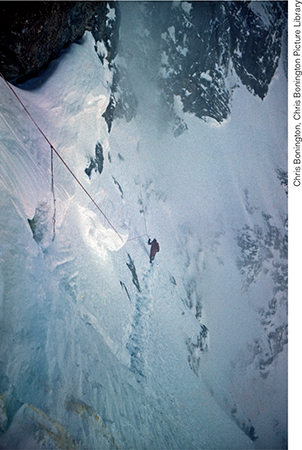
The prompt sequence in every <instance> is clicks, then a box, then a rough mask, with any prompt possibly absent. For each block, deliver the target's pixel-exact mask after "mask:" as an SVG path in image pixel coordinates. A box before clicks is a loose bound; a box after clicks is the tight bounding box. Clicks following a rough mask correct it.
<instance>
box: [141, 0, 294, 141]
mask: <svg viewBox="0 0 302 450" xmlns="http://www.w3.org/2000/svg"><path fill="white" fill-rule="evenodd" d="M142 14H143V17H144V20H145V29H146V30H147V31H146V33H145V35H144V36H143V37H141V38H140V37H138V38H139V39H141V41H142V42H138V44H137V47H138V48H137V52H143V51H144V49H145V48H147V49H148V54H149V55H150V57H149V66H148V71H149V72H151V69H152V68H153V67H155V65H156V64H157V67H158V73H159V76H158V84H159V87H160V91H161V95H162V108H164V107H166V108H167V111H168V112H169V111H170V115H172V116H173V104H174V99H175V96H178V97H179V98H180V99H181V102H182V105H183V111H184V112H190V113H193V114H195V115H196V116H197V117H199V118H205V117H211V118H213V119H215V120H217V121H218V122H222V121H223V120H224V119H226V118H227V117H228V116H229V114H230V103H231V99H232V95H233V91H234V90H235V89H236V87H237V83H238V81H239V80H240V82H241V83H242V84H244V85H245V86H246V87H247V89H248V90H249V91H250V92H251V93H252V94H254V95H257V96H259V97H260V98H261V99H263V98H264V97H265V96H266V94H267V92H268V89H269V85H270V82H271V80H272V78H273V75H274V73H275V71H276V68H277V66H278V63H279V58H280V54H281V47H282V35H283V32H284V31H285V30H286V26H287V2H283V1H276V2H275V1H272V2H269V1H268V2H250V1H246V2H237V1H225V2H224V1H219V2H213V1H202V2H199V1H188V2H144V4H143V7H142ZM150 41H151V44H150ZM152 45H153V46H156V51H154V52H152V51H151V46H152ZM145 59H146V58H145ZM142 60H143V59H142ZM144 62H145V60H144ZM145 64H146V62H145ZM152 73H153V72H152ZM168 116H169V114H167V117H168ZM182 126H183V124H182ZM184 129H185V127H184ZM181 132H182V129H181V128H180V129H177V131H176V133H178V134H180V133H181Z"/></svg>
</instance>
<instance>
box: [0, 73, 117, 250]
mask: <svg viewBox="0 0 302 450" xmlns="http://www.w3.org/2000/svg"><path fill="white" fill-rule="evenodd" d="M0 76H1V77H2V78H3V80H4V82H5V84H6V85H7V86H8V88H9V89H10V90H11V92H12V93H13V94H14V96H15V97H16V98H17V100H18V102H19V103H20V105H21V106H22V108H23V109H24V111H25V112H26V113H27V115H28V116H29V118H30V119H31V120H32V122H33V123H34V125H35V126H36V128H37V129H38V130H39V131H40V133H41V134H42V136H43V137H44V139H45V140H46V142H47V143H48V144H49V145H50V148H51V150H53V151H54V152H55V154H56V155H57V156H58V158H59V159H60V160H61V161H62V163H63V164H64V166H65V167H66V168H67V170H68V171H69V172H70V173H71V175H72V176H73V178H74V179H75V180H76V182H77V183H78V184H79V186H80V187H81V188H82V189H83V191H84V192H85V194H86V195H87V196H88V197H89V199H90V200H91V201H92V203H93V204H94V205H95V207H96V208H97V209H98V210H99V211H100V213H101V214H102V215H103V216H104V218H105V219H106V221H107V222H108V224H109V225H110V227H111V228H112V229H113V231H115V233H116V234H117V235H118V236H119V238H120V239H121V240H122V242H124V240H123V238H122V236H121V235H120V234H119V232H118V231H117V230H116V229H115V227H114V226H113V225H112V223H111V222H110V220H109V219H108V217H107V216H106V215H105V213H104V212H103V211H102V210H101V208H100V207H99V205H98V204H97V203H96V202H95V200H94V199H93V198H92V197H91V195H90V194H89V192H88V191H87V189H85V188H84V186H83V185H82V183H81V182H80V180H79V179H78V178H77V177H76V175H75V174H74V173H73V171H72V170H71V169H70V167H69V166H68V164H67V163H66V162H65V161H64V159H63V158H62V156H61V155H60V153H59V152H58V151H57V150H56V149H55V147H54V146H53V145H52V143H51V142H50V140H49V139H48V137H47V136H46V135H45V133H44V132H43V131H42V130H41V128H40V127H39V125H38V124H37V122H36V121H35V120H34V118H33V117H32V115H31V114H30V112H29V111H28V109H27V108H26V106H25V105H24V104H23V103H22V101H21V99H20V98H19V96H18V95H17V93H16V92H15V91H14V89H13V88H12V87H11V85H10V84H9V83H8V82H7V81H6V79H5V78H4V76H3V75H2V73H1V72H0Z"/></svg>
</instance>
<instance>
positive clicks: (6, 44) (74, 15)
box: [0, 1, 118, 84]
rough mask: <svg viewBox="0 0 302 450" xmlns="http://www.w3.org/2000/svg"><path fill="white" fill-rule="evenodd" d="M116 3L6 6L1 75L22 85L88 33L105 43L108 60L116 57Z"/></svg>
mask: <svg viewBox="0 0 302 450" xmlns="http://www.w3.org/2000/svg"><path fill="white" fill-rule="evenodd" d="M111 3H112V4H113V3H114V2H104V1H100V2H73V1H71V2H3V3H2V5H1V14H0V71H1V73H2V74H3V76H4V77H5V78H6V79H7V80H8V81H10V82H11V83H14V84H17V83H22V82H24V81H25V80H27V79H29V78H31V77H33V76H35V75H37V73H38V72H39V70H41V69H42V68H44V67H46V65H47V64H48V63H49V62H50V61H51V60H52V59H54V58H56V57H57V56H58V54H59V52H60V50H62V48H64V47H66V46H67V45H68V44H69V43H71V42H74V41H75V40H77V39H79V38H81V37H82V35H83V34H84V32H85V31H86V30H89V31H91V32H92V34H93V36H94V38H95V40H96V41H98V40H103V41H104V43H105V46H106V49H107V52H108V54H107V59H108V60H109V61H111V60H112V59H113V58H114V56H115V54H116V44H117V40H118V20H117V14H116V11H117V10H116V5H114V8H113V6H112V11H114V13H113V14H111V15H110V14H108V12H110V7H111Z"/></svg>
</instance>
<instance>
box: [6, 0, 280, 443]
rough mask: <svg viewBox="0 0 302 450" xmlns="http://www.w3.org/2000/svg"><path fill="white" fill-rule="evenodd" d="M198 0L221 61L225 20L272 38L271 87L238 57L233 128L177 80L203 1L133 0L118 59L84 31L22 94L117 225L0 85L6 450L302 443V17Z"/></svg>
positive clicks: (230, 81)
mask: <svg viewBox="0 0 302 450" xmlns="http://www.w3.org/2000/svg"><path fill="white" fill-rule="evenodd" d="M201 3H204V2H200V5H199V7H200V8H201V9H200V11H199V15H200V16H202V20H203V35H200V36H199V38H200V40H201V41H202V42H205V37H206V35H208V36H210V35H211V36H212V37H211V39H210V41H211V45H212V46H213V48H215V45H216V47H217V48H216V50H215V55H218V56H219V58H220V57H221V54H222V53H223V54H224V52H225V51H226V50H224V51H223V52H222V53H220V50H219V49H221V43H222V42H226V40H224V39H222V37H221V34H220V31H219V30H220V27H218V28H217V23H218V22H217V20H215V17H216V18H217V17H219V18H221V17H222V16H221V14H226V15H225V16H223V17H225V20H226V22H225V24H226V25H227V24H230V26H231V25H232V26H234V27H237V28H238V27H239V25H238V24H239V22H240V17H241V18H242V21H243V22H244V30H245V35H246V36H247V32H249V33H250V34H251V35H252V36H257V35H258V34H259V35H260V38H259V39H260V40H261V39H264V38H263V36H267V39H268V45H267V46H262V47H261V49H262V50H263V51H264V55H262V54H261V56H259V52H258V51H256V53H255V54H253V58H256V59H257V60H258V61H260V59H261V57H262V56H264V59H265V61H266V63H265V71H264V72H263V74H264V73H265V74H266V75H265V76H264V78H265V82H263V80H262V81H261V83H260V84H261V86H262V87H263V86H265V95H264V94H263V95H262V94H261V95H257V89H256V87H255V88H252V87H251V86H250V85H249V86H248V87H249V89H247V87H246V86H245V81H244V79H243V74H242V73H240V70H239V69H238V67H237V68H236V64H237V63H236V61H235V59H236V57H239V56H238V55H239V54H238V51H239V50H238V49H239V47H240V48H241V50H240V51H241V52H242V54H241V58H242V59H244V60H245V58H247V56H246V54H245V53H244V48H245V47H244V43H243V42H241V41H240V42H241V43H240V45H239V41H236V42H237V44H238V45H237V44H236V45H237V46H235V47H236V48H237V53H236V51H234V53H230V52H229V51H228V52H227V54H228V57H227V59H226V65H227V67H226V66H223V61H222V60H221V66H219V67H220V69H219V70H217V72H215V73H216V75H217V74H218V73H219V74H221V76H222V78H221V79H220V78H219V79H220V81H219V83H222V84H221V85H224V86H228V87H231V89H230V90H229V91H228V92H229V93H230V96H229V97H228V100H227V103H226V104H227V105H228V106H227V109H228V115H227V119H224V120H223V121H222V123H219V122H220V121H221V120H220V119H221V118H223V117H224V112H223V111H224V108H225V105H224V106H223V107H221V114H222V115H221V116H217V117H213V115H211V114H207V113H206V112H205V110H203V113H202V114H200V115H201V116H202V119H203V120H201V119H200V117H199V114H196V111H194V110H193V109H192V110H190V109H187V107H185V105H184V98H183V95H186V92H185V91H182V92H180V91H178V90H177V89H178V87H177V86H179V82H177V83H176V80H177V70H176V69H177V67H176V66H175V64H174V63H173V64H172V62H171V61H172V60H171V58H172V56H173V54H175V57H176V55H178V56H177V58H179V54H180V55H183V56H184V57H185V56H186V55H189V54H191V56H190V58H192V60H193V57H194V51H195V50H196V49H195V46H196V44H195V43H194V45H193V44H192V43H191V44H190V42H195V40H196V39H197V37H198V33H199V31H198V30H197V33H195V32H194V33H193V35H192V36H191V38H190V42H189V37H188V36H189V34H188V35H187V38H186V39H187V40H186V39H185V38H184V36H185V34H186V33H189V32H188V31H187V30H188V29H190V30H191V28H193V30H194V29H195V30H196V24H195V17H196V12H194V9H195V8H196V7H197V6H196V5H193V3H191V2H173V4H172V3H171V4H170V2H167V3H166V2H154V3H152V4H151V5H150V4H149V3H148V4H144V3H143V4H140V5H138V4H137V3H136V2H122V3H121V5H120V20H121V25H120V30H119V33H120V38H119V46H118V49H117V55H116V57H115V58H114V59H113V60H112V59H111V56H110V48H108V41H107V45H106V43H105V42H104V41H102V40H95V36H93V34H92V33H91V32H86V33H85V34H84V36H83V38H82V39H81V40H79V41H77V43H74V44H72V45H71V46H70V47H68V48H66V49H64V50H62V51H61V53H60V55H59V57H58V58H57V59H55V60H54V61H52V62H51V63H50V65H49V67H48V68H47V69H46V70H44V71H42V72H41V73H40V74H39V75H38V76H37V77H35V78H33V79H32V80H29V81H27V82H26V83H24V84H22V85H19V86H17V87H15V91H16V92H17V94H18V95H19V96H20V98H21V99H22V101H23V102H24V104H25V105H26V107H27V108H28V109H29V110H30V112H31V114H32V116H33V117H34V118H35V120H36V121H37V122H38V124H39V126H40V127H41V129H42V130H43V132H44V133H45V134H46V136H47V137H48V139H49V140H50V142H51V143H52V145H53V146H54V147H55V148H56V150H57V151H58V152H59V154H60V155H61V157H62V158H63V159H64V161H65V162H66V164H67V165H68V166H69V167H70V168H71V169H72V171H73V173H74V174H75V175H76V176H77V178H78V180H79V181H80V183H81V184H82V186H83V187H84V188H85V189H86V190H87V191H88V192H89V194H90V195H91V196H92V197H93V199H94V200H95V201H96V203H97V204H98V205H99V206H100V207H101V209H102V211H103V212H104V213H105V214H106V217H107V218H108V219H109V220H110V223H111V224H112V225H113V226H114V229H113V228H112V226H111V225H110V224H109V223H108V221H107V220H106V219H105V218H104V216H103V215H102V214H101V213H100V212H99V210H97V208H96V207H95V205H94V204H93V203H92V202H91V201H90V199H89V197H88V196H87V195H86V193H85V192H84V191H83V189H82V187H81V186H80V185H79V184H78V183H77V181H76V180H75V178H74V177H73V176H72V175H71V173H70V172H69V171H68V170H67V169H66V167H65V166H64V165H63V164H62V161H61V160H60V159H59V158H58V157H57V156H56V155H54V172H53V180H54V186H55V188H54V192H52V177H51V152H50V147H49V145H48V143H47V142H46V141H45V139H44V138H43V137H42V136H41V134H40V133H39V131H38V130H37V128H36V127H35V126H34V124H33V123H32V122H31V121H30V119H29V117H28V116H27V115H26V113H25V111H24V110H23V109H22V107H21V106H20V104H19V103H18V102H17V100H16V98H14V97H13V96H12V93H11V92H10V90H9V89H8V87H7V86H6V84H5V82H4V81H3V80H2V79H1V80H0V90H1V108H0V134H1V141H0V151H1V161H2V164H1V169H0V189H1V195H0V201H1V214H0V220H1V230H2V231H1V247H0V251H1V273H0V311H1V312H0V332H1V342H0V356H1V358H0V433H1V434H0V448H3V449H22V450H24V449H28V450H32V449H42V448H47V449H88V450H92V449H100V448H102V449H118V448H119V449H126V448H131V449H138V450H141V449H146V450H152V449H179V450H180V449H182V450H183V449H185V450H189V449H194V450H195V449H200V450H201V449H221V450H226V449H238V450H239V449H240V450H242V449H249V448H251V449H252V448H256V449H257V448H259V449H263V448H266V449H274V450H277V449H285V448H287V190H286V187H287V172H286V171H287V98H286V92H287V90H286V86H287V80H286V73H285V71H284V66H285V65H284V61H286V46H285V45H284V42H285V38H286V35H285V31H284V30H285V25H286V19H285V17H286V10H285V8H284V6H283V3H282V2H280V3H276V2H273V3H267V2H265V4H264V3H263V4H262V3H259V6H257V8H256V9H255V6H254V5H253V4H252V5H250V4H246V3H244V5H243V4H241V3H239V5H236V4H235V3H237V2H226V3H229V6H228V7H227V8H226V5H225V3H223V2H217V3H219V6H215V7H212V8H211V4H209V3H204V5H205V6H204V8H205V10H204V14H202V5H201ZM156 8H157V9H156ZM217 8H218V9H217ZM232 8H233V9H234V8H235V9H236V11H237V13H236V14H233V15H232V14H231V13H230V12H228V11H230V10H232V11H233V9H232ZM152 17H153V18H152ZM154 17H155V18H154ZM232 17H233V18H234V22H235V24H232ZM167 18H168V19H167ZM181 18H182V19H181ZM105 19H106V20H105V23H106V26H107V27H108V33H110V29H111V30H112V29H113V28H114V23H115V22H116V21H117V20H119V13H118V12H117V10H116V8H115V6H114V4H112V3H110V4H108V5H106V16H105ZM151 19H152V20H151ZM251 19H253V20H251ZM277 19H278V20H277ZM153 20H154V21H155V20H156V24H157V25H158V24H160V26H157V27H154V29H151V28H150V26H151V25H150V24H152V21H153ZM103 21H104V20H103ZM148 23H149V27H148V26H147V24H148ZM153 23H155V22H153ZM134 24H135V26H134ZM190 24H191V25H190ZM206 26H207V29H205V28H206ZM172 27H174V29H173V28H172ZM213 27H214V29H215V30H216V31H215V33H214V32H213ZM242 27H243V24H242ZM239 28H240V27H239ZM155 29H157V31H158V34H157V37H154V33H155ZM223 29H225V32H227V33H230V32H231V31H230V30H228V26H226V27H225V28H223ZM193 30H191V31H192V32H193ZM227 30H228V31H227ZM257 30H258V32H259V33H258V34H257ZM272 30H275V38H274V39H275V40H274V44H275V45H270V43H271V42H272V39H273V38H272ZM191 31H190V33H191ZM211 32H212V34H211ZM150 36H151V37H150ZM193 36H194V38H193ZM215 36H216V37H217V39H216V40H215ZM223 36H225V35H224V34H223ZM168 38H169V39H170V41H171V42H170V41H169V39H168ZM282 38H283V40H282ZM177 39H182V42H183V43H185V42H186V43H187V44H188V45H186V46H185V45H183V47H182V49H181V51H180V50H179V48H178V44H179V42H178V41H177ZM238 39H239V37H238ZM174 40H175V42H174ZM239 40H240V39H239ZM210 41H207V42H210ZM228 41H229V40H228ZM168 42H170V43H171V45H170V46H169V48H170V50H169V52H168V47H167V45H168ZM232 42H233V41H232ZM245 42H247V41H245ZM282 44H283V45H282ZM174 47H175V51H176V53H173V52H174V50H173V49H174ZM177 48H178V50H179V51H178V50H177ZM224 48H225V47H224ZM233 49H234V48H233ZM269 49H271V53H269ZM236 55H237V56H236ZM155 56H156V57H155ZM152 58H153V59H152ZM172 59H173V58H172ZM264 59H263V61H264ZM210 60H211V64H212V62H213V59H212V58H210ZM199 64H201V63H200V62H199ZM217 67H218V66H217ZM222 68H223V70H222ZM263 68H264V66H263ZM199 69H200V73H201V74H203V76H202V77H200V76H199V81H198V82H197V83H196V86H201V84H203V86H205V88H206V92H205V96H204V97H203V98H206V99H210V97H208V95H212V96H214V97H215V96H217V99H218V97H219V93H217V92H218V91H215V86H217V82H218V81H217V80H218V78H217V77H216V78H215V80H216V81H215V80H214V72H211V73H210V72H208V69H207V67H206V66H205V67H204V68H199ZM167 73H168V74H169V77H166V74H167ZM200 73H199V75H200ZM219 76H220V75H219ZM169 79H171V83H169V82H168V80H169ZM201 79H203V80H205V81H204V83H201ZM260 84H259V86H260ZM259 86H258V87H259ZM167 92H168V96H166V95H165V93H167ZM192 92H193V91H192V89H191V94H190V95H193V94H192ZM215 92H216V94H215ZM195 94H196V101H197V102H198V101H200V98H201V97H200V96H199V94H200V93H199V91H198V90H197V91H196V92H195ZM258 94H259V92H258ZM167 98H168V99H169V102H168V103H167V102H166V100H167ZM215 98H216V97H215ZM215 108H216V110H217V111H218V109H219V108H218V103H217V104H216V107H215ZM217 108H218V109H217ZM54 200H55V202H54ZM54 205H55V206H56V210H55V211H54ZM54 212H55V215H54ZM54 218H55V221H54ZM54 230H55V234H54ZM115 230H116V231H117V232H116V231H115ZM147 235H148V236H150V237H151V238H153V237H156V238H157V239H158V241H159V243H160V252H159V253H158V254H157V255H156V257H155V260H154V262H153V263H152V264H150V263H149V255H148V253H149V250H150V247H149V246H148V245H147V240H148V236H147Z"/></svg>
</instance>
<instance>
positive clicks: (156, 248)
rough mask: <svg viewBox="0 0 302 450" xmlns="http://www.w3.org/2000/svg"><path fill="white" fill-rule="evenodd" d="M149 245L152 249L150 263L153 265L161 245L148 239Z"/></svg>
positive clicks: (154, 240)
mask: <svg viewBox="0 0 302 450" xmlns="http://www.w3.org/2000/svg"><path fill="white" fill-rule="evenodd" d="M148 244H149V245H151V249H150V263H152V261H153V259H154V258H155V255H156V253H157V252H159V243H158V242H157V240H156V239H153V241H152V242H151V239H150V238H149V239H148Z"/></svg>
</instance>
